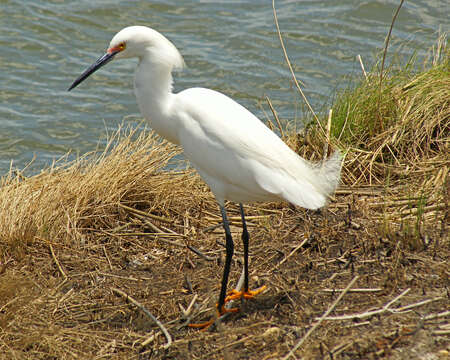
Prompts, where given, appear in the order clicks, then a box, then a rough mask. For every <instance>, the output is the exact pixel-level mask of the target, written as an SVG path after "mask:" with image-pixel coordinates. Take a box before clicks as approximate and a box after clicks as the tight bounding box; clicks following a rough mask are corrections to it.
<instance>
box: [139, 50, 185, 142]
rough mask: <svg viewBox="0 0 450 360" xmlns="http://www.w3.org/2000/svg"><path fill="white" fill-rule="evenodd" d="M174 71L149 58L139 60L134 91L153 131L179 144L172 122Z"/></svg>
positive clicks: (175, 127)
mask: <svg viewBox="0 0 450 360" xmlns="http://www.w3.org/2000/svg"><path fill="white" fill-rule="evenodd" d="M171 72H172V69H171V67H170V66H168V65H166V64H161V63H155V62H152V61H151V60H149V58H146V57H143V58H141V59H140V60H139V64H138V66H137V69H136V74H135V79H134V90H135V95H136V98H137V102H138V105H139V109H140V111H141V114H142V115H143V116H144V118H145V119H146V120H147V121H149V122H150V125H151V127H152V129H153V130H155V131H156V132H157V133H158V134H159V135H161V136H162V137H164V138H165V139H167V140H169V141H170V142H172V143H175V144H178V143H179V142H178V136H177V125H176V123H175V122H174V121H171V105H172V103H173V97H174V94H173V93H172V83H173V80H172V74H171Z"/></svg>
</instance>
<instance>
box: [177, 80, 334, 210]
mask: <svg viewBox="0 0 450 360" xmlns="http://www.w3.org/2000/svg"><path fill="white" fill-rule="evenodd" d="M177 101H178V103H177V106H176V108H177V109H183V111H182V114H181V115H180V116H181V117H182V119H181V121H180V123H181V124H182V125H181V126H180V128H179V131H178V132H179V139H180V143H181V145H182V146H183V148H184V151H185V155H186V157H187V158H188V159H189V160H190V161H191V162H192V163H193V165H194V167H196V169H197V170H198V171H199V173H200V175H201V176H202V177H203V178H204V180H205V181H206V182H207V183H208V185H209V186H210V187H211V190H212V191H213V192H214V193H215V195H216V197H218V198H220V197H223V198H225V199H229V200H233V201H243V202H245V201H259V200H264V199H267V200H272V199H275V198H284V199H285V200H288V201H290V202H292V203H294V204H296V205H300V206H303V207H306V208H312V209H315V208H318V207H321V206H323V205H324V204H325V202H326V199H327V194H326V193H324V192H323V191H321V189H320V187H318V186H317V185H318V184H319V181H318V179H317V177H318V174H317V171H316V170H315V169H314V166H311V165H310V164H309V163H308V162H307V161H306V160H304V159H302V158H301V157H300V156H298V155H297V154H296V153H295V152H293V151H292V150H291V149H290V148H289V147H288V146H287V145H286V144H285V143H284V142H283V141H282V140H281V139H280V138H279V137H278V136H277V135H276V134H275V133H274V132H272V131H271V130H270V129H269V128H267V126H265V125H264V124H263V123H262V122H261V121H260V120H259V119H258V118H257V117H256V116H254V115H253V114H252V113H251V112H249V111H248V110H247V109H245V108H244V107H243V106H241V105H240V104H238V103H237V102H235V101H234V100H232V99H230V98H229V97H227V96H225V95H223V94H221V93H219V92H216V91H213V90H209V89H203V88H193V89H188V90H184V91H182V92H181V93H179V94H178V95H177ZM245 194H247V198H246V197H245V196H244V195H245Z"/></svg>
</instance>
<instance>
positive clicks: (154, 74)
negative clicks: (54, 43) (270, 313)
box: [69, 26, 342, 313]
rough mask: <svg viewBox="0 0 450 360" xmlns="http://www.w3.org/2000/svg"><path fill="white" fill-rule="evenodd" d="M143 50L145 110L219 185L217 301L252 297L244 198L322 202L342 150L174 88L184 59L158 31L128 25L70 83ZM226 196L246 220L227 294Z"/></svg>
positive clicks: (213, 185) (139, 92) (217, 99)
mask: <svg viewBox="0 0 450 360" xmlns="http://www.w3.org/2000/svg"><path fill="white" fill-rule="evenodd" d="M121 58H138V60H139V63H138V65H137V68H136V74H135V80H134V91H135V95H136V98H137V102H138V104H139V108H140V111H141V113H142V115H143V116H144V117H145V119H146V120H147V121H149V123H150V124H151V127H152V128H153V130H155V131H156V132H157V133H158V134H159V135H161V136H162V137H164V138H166V139H167V140H169V141H171V142H172V143H175V144H178V145H180V146H181V147H182V148H183V150H184V155H185V157H186V158H187V159H189V161H190V162H191V164H192V165H193V166H194V168H195V169H196V170H197V171H198V173H199V174H200V176H201V177H202V179H203V180H204V181H205V182H206V183H207V184H208V185H209V187H210V189H211V191H212V192H213V193H214V195H215V197H216V199H217V202H218V203H219V207H220V210H221V213H222V219H223V228H224V230H225V239H226V259H225V266H224V272H223V277H222V285H221V290H220V296H219V301H218V304H217V307H218V310H219V312H220V313H224V312H225V311H226V310H225V308H224V304H225V302H226V301H228V300H230V299H232V298H236V297H241V296H243V297H245V298H251V297H253V296H254V295H255V294H257V293H258V292H260V291H262V290H263V288H260V289H258V290H256V291H252V290H249V286H248V241H249V235H248V232H247V227H246V223H245V217H244V209H243V206H242V204H243V203H249V202H255V201H274V200H286V201H289V202H291V203H293V204H295V205H298V206H301V207H304V208H307V209H318V208H320V207H322V206H324V205H325V204H326V203H327V200H328V198H329V196H330V195H331V194H332V193H333V192H334V190H335V189H336V187H337V185H338V183H339V178H340V172H341V165H342V157H341V155H340V153H339V152H338V151H336V152H335V153H334V154H333V156H332V157H331V158H330V159H328V160H327V161H326V162H324V163H323V164H312V163H310V162H308V161H306V160H305V159H303V158H302V157H300V156H299V155H297V154H296V153H295V152H294V151H292V150H291V149H290V148H289V147H288V146H287V145H286V144H285V143H284V142H283V141H282V140H281V139H280V138H279V137H278V136H277V135H276V134H275V133H274V132H272V131H271V130H270V129H269V128H268V127H267V126H266V125H264V124H263V123H262V122H261V121H260V120H259V119H258V118H257V117H256V116H254V115H253V114H252V113H251V112H250V111H248V110H247V109H246V108H244V107H243V106H241V105H240V104H238V103H237V102H235V101H234V100H232V99H231V98H229V97H227V96H226V95H224V94H222V93H220V92H217V91H214V90H210V89H205V88H191V89H186V90H183V91H181V92H179V93H176V94H175V93H173V92H172V82H173V81H172V70H174V69H180V68H182V67H183V66H184V61H183V58H182V56H181V55H180V53H179V52H178V50H177V48H176V47H175V46H174V45H173V44H172V43H171V42H170V41H169V40H168V39H167V38H166V37H164V36H163V35H161V34H160V33H159V32H157V31H155V30H153V29H151V28H148V27H145V26H130V27H127V28H124V29H122V30H121V31H120V32H118V33H117V34H116V35H115V36H114V37H113V39H112V40H111V42H110V44H109V48H108V49H107V51H106V54H105V55H103V56H101V57H100V58H99V59H98V60H97V61H96V62H95V63H94V64H93V65H91V66H90V67H89V68H88V69H87V70H86V71H85V72H84V73H83V74H82V75H81V76H80V77H79V78H77V79H76V80H75V81H74V83H73V84H72V85H71V86H70V88H69V90H71V89H73V88H74V87H76V86H77V85H78V84H79V83H81V82H82V81H83V80H85V79H86V78H87V77H88V76H89V75H91V74H92V73H93V72H95V71H96V70H97V69H99V68H100V67H101V66H103V65H105V64H107V63H108V62H110V61H111V60H112V59H121ZM225 200H230V201H234V202H237V203H239V205H240V212H241V218H242V224H243V232H242V240H243V244H244V270H245V271H244V274H245V281H244V291H243V292H240V293H234V294H233V295H229V296H228V297H227V296H226V295H227V293H226V288H227V283H228V274H229V272H230V265H231V259H232V256H233V248H234V245H233V239H232V237H231V232H230V227H229V223H228V219H227V214H226V211H225V207H224V205H225Z"/></svg>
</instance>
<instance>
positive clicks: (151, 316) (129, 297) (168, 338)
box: [111, 288, 172, 349]
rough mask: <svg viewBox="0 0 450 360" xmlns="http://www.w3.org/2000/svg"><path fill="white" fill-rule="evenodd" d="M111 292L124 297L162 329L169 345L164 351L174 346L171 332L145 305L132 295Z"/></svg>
mask: <svg viewBox="0 0 450 360" xmlns="http://www.w3.org/2000/svg"><path fill="white" fill-rule="evenodd" d="M111 290H112V291H113V292H114V293H116V294H117V295H120V296H122V297H123V298H124V299H125V300H127V301H130V302H131V303H133V305H135V306H136V307H137V308H139V309H140V310H141V311H142V312H143V313H144V314H145V315H147V316H148V317H149V318H150V319H151V320H153V322H154V323H155V324H156V325H157V326H158V327H159V328H160V329H161V331H162V333H163V334H164V336H165V337H166V340H167V343H166V344H165V345H164V349H168V348H169V347H170V345H171V344H172V337H171V336H170V334H169V332H168V331H167V329H166V328H165V326H164V325H163V324H162V323H161V322H160V321H159V320H158V319H157V318H156V317H155V316H153V314H152V313H151V312H150V311H148V310H147V309H146V308H145V307H144V305H142V304H141V303H140V302H138V301H137V300H135V299H133V298H132V297H131V296H130V295H128V294H126V293H124V292H123V291H122V290H119V289H116V288H111Z"/></svg>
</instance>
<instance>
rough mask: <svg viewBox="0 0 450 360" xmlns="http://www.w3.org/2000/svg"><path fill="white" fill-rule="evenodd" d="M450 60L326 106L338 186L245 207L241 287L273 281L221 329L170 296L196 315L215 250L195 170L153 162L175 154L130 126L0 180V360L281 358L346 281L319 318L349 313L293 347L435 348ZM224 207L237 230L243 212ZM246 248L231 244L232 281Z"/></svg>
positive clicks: (218, 260) (210, 281)
mask: <svg viewBox="0 0 450 360" xmlns="http://www.w3.org/2000/svg"><path fill="white" fill-rule="evenodd" d="M448 64H449V56H448V53H447V54H446V56H445V57H444V59H443V60H442V61H440V62H438V63H436V64H435V66H434V67H432V68H430V69H428V70H426V71H425V72H423V73H420V74H417V75H411V77H404V76H400V80H399V78H396V79H394V77H393V76H391V77H385V83H384V87H383V88H382V89H381V91H382V94H383V96H382V97H381V99H382V102H381V103H379V104H378V103H377V101H376V100H374V99H378V98H379V97H378V90H377V89H376V88H374V87H376V86H377V85H376V84H377V83H376V81H373V84H372V80H371V79H372V77H371V76H369V80H368V82H366V83H363V84H362V85H361V88H359V89H358V90H357V91H356V94H354V95H352V94H351V93H348V94H346V95H345V96H344V98H343V100H340V101H341V102H339V101H338V102H337V105H336V107H335V109H334V114H335V115H334V117H333V121H332V125H333V126H332V134H333V136H332V142H333V144H334V145H339V146H340V147H342V148H345V149H348V152H347V158H346V162H345V168H344V176H343V179H344V185H343V186H342V187H341V189H340V190H338V192H337V194H336V199H335V201H333V202H332V203H331V204H330V206H329V207H328V208H327V209H325V210H323V211H321V212H309V211H304V210H303V209H298V208H294V207H292V206H289V205H288V204H273V203H268V204H261V205H253V206H249V207H248V210H247V211H248V214H249V230H250V234H251V241H250V246H251V256H252V260H251V261H252V263H251V277H252V280H251V281H252V285H253V286H258V285H260V284H263V283H264V284H267V285H268V290H267V291H266V292H265V293H264V294H262V295H260V296H259V297H257V298H256V299H255V300H254V301H249V302H247V303H246V304H245V311H243V312H241V313H240V314H237V315H236V316H232V317H230V318H229V319H227V320H226V321H224V322H223V325H222V326H221V328H220V329H219V330H218V331H216V332H211V333H201V332H198V331H195V330H191V329H188V328H186V327H184V326H180V325H182V323H183V322H184V318H183V315H182V312H181V311H180V307H179V306H180V305H182V306H183V307H184V308H186V307H187V306H188V304H189V303H190V302H191V300H192V299H193V297H194V295H195V294H196V295H198V296H199V298H198V300H197V302H196V306H195V307H194V311H193V314H192V315H191V316H193V317H194V321H196V320H197V319H198V318H199V317H205V316H208V315H205V314H203V315H201V314H202V311H203V309H205V308H208V307H209V308H210V309H212V305H213V304H214V302H215V300H216V297H217V295H218V286H219V283H220V277H221V272H222V256H223V253H224V249H223V234H222V230H221V228H220V226H219V227H218V226H217V224H219V222H220V217H219V212H218V209H217V205H216V204H215V201H214V199H213V196H212V195H211V193H210V192H209V190H208V189H207V187H206V186H205V185H204V184H203V183H202V181H201V180H200V179H199V177H198V176H197V175H196V174H195V173H194V172H192V171H190V170H186V171H177V172H175V171H164V170H163V169H164V168H165V166H166V165H167V164H168V163H169V162H170V161H171V159H173V156H174V155H176V154H178V149H177V148H175V147H174V146H172V145H170V144H168V143H166V142H161V141H160V140H159V139H158V138H156V137H155V136H154V135H153V134H151V133H139V134H138V133H136V131H134V130H129V129H128V130H127V129H125V130H122V131H119V132H118V133H117V134H116V135H115V136H114V137H113V138H112V139H111V141H110V145H109V147H108V149H107V150H108V151H107V152H105V153H103V154H101V155H99V156H96V155H91V156H86V157H84V158H82V159H79V160H77V161H76V162H74V163H71V164H67V165H63V166H61V167H58V168H53V169H48V170H44V171H43V172H42V173H41V174H39V175H36V176H33V177H30V178H24V177H22V176H18V175H17V174H13V173H11V174H10V175H9V176H8V177H5V178H3V179H2V183H1V187H0V256H1V257H0V328H1V332H0V358H4V359H80V358H81V359H102V358H113V359H147V358H152V359H153V358H155V359H162V358H164V359H278V358H281V357H283V356H285V355H286V354H287V353H288V352H289V350H290V349H292V347H293V346H294V344H295V343H297V342H298V340H299V338H301V337H302V336H304V335H305V334H306V333H307V330H308V329H310V328H311V326H313V324H314V323H315V322H316V321H317V319H318V318H319V317H320V316H322V314H323V313H325V311H326V310H327V309H328V308H329V307H330V305H331V303H333V301H334V300H336V298H337V296H338V295H339V293H340V291H341V290H342V289H344V288H345V287H346V286H347V285H348V284H349V282H350V280H351V279H353V278H354V277H355V276H356V275H358V276H359V278H358V279H357V282H356V285H355V287H357V288H359V290H355V289H353V290H352V291H349V292H348V293H347V294H345V296H344V297H343V298H342V300H340V302H339V303H337V304H336V308H335V309H334V311H333V312H332V313H331V316H338V315H348V314H353V315H352V316H349V317H348V318H329V319H328V320H326V319H325V320H324V321H323V323H322V324H320V326H318V328H317V329H316V330H315V331H314V332H312V334H311V335H309V337H308V338H307V339H306V340H305V342H304V343H303V344H302V346H301V347H300V348H299V349H298V350H297V352H296V356H297V357H303V358H327V359H355V358H374V359H375V358H388V357H389V358H393V359H402V358H405V357H408V358H411V359H415V358H417V359H418V358H429V359H438V358H439V357H443V356H445V352H447V354H448V351H449V348H448V336H449V324H448V323H449V313H448V311H447V312H445V311H446V310H448V303H449V302H448V286H449V282H448V279H449V272H448V264H447V261H448V258H449V254H450V244H449V241H448V195H449V194H448V193H449V185H448V165H449V164H448V140H449V139H448V134H449V131H448V130H449V111H450V109H449V103H448V102H449V99H450V94H449V89H450V84H449V81H450V77H449V76H448V66H449V65H448ZM439 74H440V75H439ZM373 78H376V76H375V75H374V77H373ZM373 101H375V102H374V103H373ZM342 114H344V115H342ZM380 119H382V122H380V121H379V120H380ZM366 124H367V125H366ZM377 126H378V127H377ZM323 142H324V137H323V135H321V132H320V131H318V130H317V128H315V127H312V128H310V129H309V131H308V132H307V133H306V136H305V137H304V138H303V137H302V136H297V135H295V134H293V135H292V136H290V138H289V139H288V143H289V144H290V145H291V146H292V147H293V148H295V149H297V150H298V151H299V152H300V153H301V154H303V155H305V156H306V157H308V158H314V157H315V158H317V157H321V156H322V155H321V153H322V151H323ZM229 209H230V216H231V221H232V231H233V233H234V237H235V239H238V238H239V236H240V228H239V225H240V224H239V213H238V209H237V208H236V207H235V205H233V204H229ZM192 249H194V250H197V252H195V251H192ZM241 257H242V253H241V244H240V241H236V257H235V258H236V260H235V263H234V264H233V272H232V274H231V278H232V280H233V281H234V282H235V281H236V280H237V278H238V277H239V273H240V270H239V268H240V266H241V264H242V259H241ZM233 281H232V282H233ZM113 289H120V290H121V291H123V292H124V293H126V294H128V295H130V296H132V297H133V298H134V299H136V300H137V301H139V302H140V303H141V304H142V305H143V306H144V307H145V308H146V309H148V310H149V311H150V312H151V313H152V314H153V315H155V316H156V317H157V318H158V319H159V320H160V321H161V322H162V323H163V324H164V326H165V327H166V328H167V329H168V331H169V333H170V334H171V335H172V337H173V343H172V345H171V346H170V347H169V348H168V349H164V348H163V345H164V343H165V338H164V337H163V336H162V335H161V334H160V331H159V329H158V327H156V326H155V325H154V324H153V323H152V322H151V321H149V320H148V319H147V318H146V317H144V315H143V314H142V313H141V311H140V310H137V309H136V308H135V307H134V306H132V305H129V304H127V303H126V301H125V300H124V299H123V298H122V297H118V296H117V295H116V294H117V291H116V292H115V291H114V290H113ZM340 289H341V290H340ZM407 289H409V290H408V291H405V290H407ZM398 295H401V296H400V297H399V298H397V301H396V302H393V303H391V304H389V302H391V301H392V300H394V298H396V297H397V296H398ZM445 304H447V305H445ZM388 305H389V306H388ZM210 311H211V312H213V311H212V310H210ZM370 311H374V312H370ZM447 356H448V355H447Z"/></svg>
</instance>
